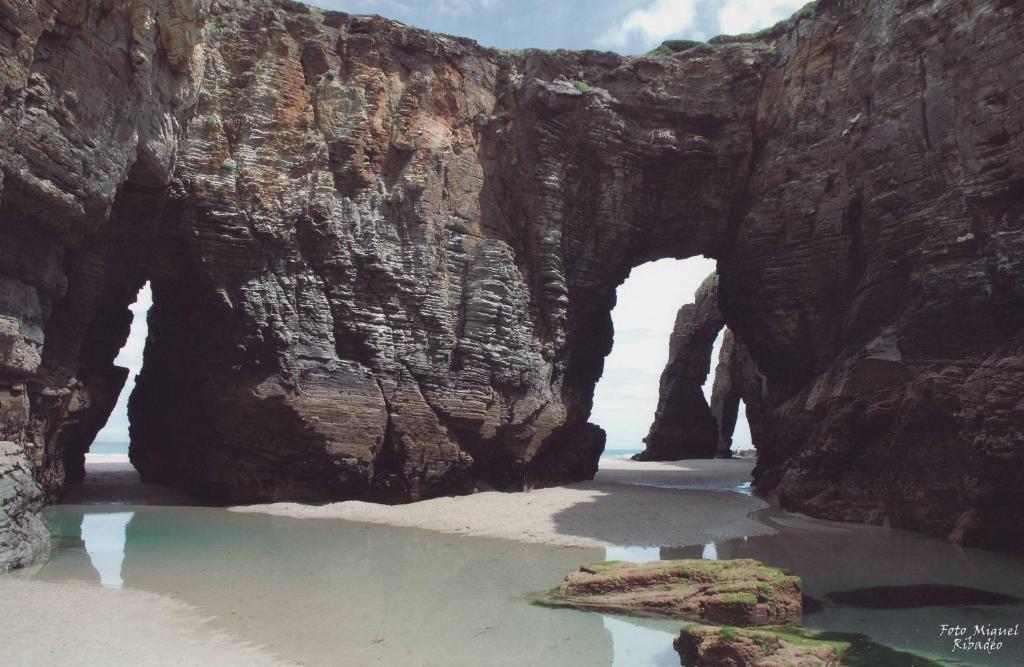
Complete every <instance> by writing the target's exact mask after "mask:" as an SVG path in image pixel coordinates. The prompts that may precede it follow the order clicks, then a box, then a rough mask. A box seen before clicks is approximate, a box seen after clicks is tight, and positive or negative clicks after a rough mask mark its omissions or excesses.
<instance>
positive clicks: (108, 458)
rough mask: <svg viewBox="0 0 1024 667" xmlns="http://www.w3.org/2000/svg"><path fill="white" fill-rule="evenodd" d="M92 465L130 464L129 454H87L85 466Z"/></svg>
mask: <svg viewBox="0 0 1024 667" xmlns="http://www.w3.org/2000/svg"><path fill="white" fill-rule="evenodd" d="M90 463H129V461H128V455H127V454H93V453H92V452H86V453H85V465H86V466H88V465H89V464H90Z"/></svg>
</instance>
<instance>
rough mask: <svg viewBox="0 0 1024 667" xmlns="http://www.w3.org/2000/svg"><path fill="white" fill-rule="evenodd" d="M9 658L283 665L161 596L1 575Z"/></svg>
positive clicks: (130, 666) (171, 666)
mask: <svg viewBox="0 0 1024 667" xmlns="http://www.w3.org/2000/svg"><path fill="white" fill-rule="evenodd" d="M0 600H3V604H0V639H2V642H3V654H4V656H5V658H4V659H0V662H5V661H6V659H10V660H11V661H12V662H10V663H6V664H12V665H14V664H17V665H21V666H23V667H34V666H36V665H39V666H40V667H43V666H47V667H48V666H50V665H57V664H78V665H104V667H121V666H124V667H135V666H136V665H140V664H145V665H154V666H163V665H166V666H167V667H178V666H181V665H224V666H225V667H232V666H234V665H238V666H239V667H245V666H248V665H253V666H258V665H285V664H289V663H285V662H281V661H279V660H277V659H275V658H273V657H271V656H269V655H267V654H265V653H263V652H261V651H259V650H258V649H257V648H255V647H254V646H252V645H250V644H247V643H246V642H243V641H241V640H239V639H237V638H235V637H233V636H231V635H230V634H228V633H226V632H224V631H222V630H214V629H212V628H210V627H208V626H207V625H206V624H205V622H204V621H205V619H204V618H203V617H202V616H201V615H199V613H198V612H197V611H196V610H194V609H192V608H191V607H189V606H188V605H186V604H184V603H182V602H178V601H177V600H174V599H172V598H170V597H167V596H164V595H156V594H152V593H146V592H143V591H136V590H116V589H111V588H98V587H96V586H90V585H88V584H81V583H51V582H44V581H28V580H23V579H18V578H13V577H3V578H0Z"/></svg>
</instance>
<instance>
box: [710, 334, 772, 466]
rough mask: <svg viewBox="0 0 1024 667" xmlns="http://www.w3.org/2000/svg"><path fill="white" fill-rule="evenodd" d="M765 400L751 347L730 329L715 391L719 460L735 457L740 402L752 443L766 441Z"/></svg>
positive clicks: (762, 380) (713, 402)
mask: <svg viewBox="0 0 1024 667" xmlns="http://www.w3.org/2000/svg"><path fill="white" fill-rule="evenodd" d="M765 399H766V391H765V378H764V376H763V375H761V373H760V371H758V370H757V364H755V363H754V360H753V359H752V358H751V356H750V351H749V350H747V347H746V346H745V345H744V344H743V343H742V342H740V341H739V340H738V339H737V338H736V335H735V334H734V333H733V332H732V331H731V330H730V329H726V330H725V334H724V335H723V336H722V351H721V352H720V353H719V355H718V366H716V367H715V381H714V384H713V385H712V389H711V415H712V416H713V417H714V418H715V423H716V424H717V425H718V449H717V450H716V451H715V456H717V457H721V458H728V457H730V456H732V436H733V433H734V432H735V430H736V418H737V417H738V415H739V406H740V401H743V403H744V405H745V407H746V416H747V422H748V423H749V425H750V437H751V440H752V441H753V442H754V444H756V443H757V442H758V441H759V440H760V439H762V438H763V437H764V431H763V429H764V424H765V421H766V419H767V417H766V416H765V408H766V404H765Z"/></svg>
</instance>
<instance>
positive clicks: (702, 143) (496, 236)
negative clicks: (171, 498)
mask: <svg viewBox="0 0 1024 667" xmlns="http://www.w3.org/2000/svg"><path fill="white" fill-rule="evenodd" d="M713 42H714V43H712V44H707V45H698V46H695V47H693V48H689V49H686V50H684V51H681V52H678V53H674V54H671V55H665V54H661V55H651V56H640V57H624V56H619V55H615V54H610V53H596V52H568V51H525V52H521V53H520V52H515V53H513V52H501V51H496V50H492V49H487V48H483V47H481V46H479V45H477V44H476V43H475V42H472V41H470V40H465V39H459V38H455V37H447V36H441V35H435V34H431V33H428V32H424V31H420V30H414V29H411V28H407V27H405V26H402V25H400V24H397V23H394V22H392V21H388V20H386V19H382V18H378V17H364V16H349V15H345V14H340V13H334V12H322V11H320V10H317V9H313V8H311V7H307V6H305V5H301V4H298V3H294V2H290V1H287V0H257V1H254V2H233V1H230V0H214V1H213V2H212V3H211V2H209V1H208V0H149V1H148V2H127V1H117V2H99V0H85V1H76V2H71V1H70V0H68V1H63V2H62V1H59V0H49V1H46V0H35V1H34V2H25V3H19V4H18V5H10V4H4V5H0V86H2V93H0V101H2V108H0V175H2V181H0V440H4V441H10V442H14V443H17V444H18V446H19V447H20V449H21V450H23V451H22V452H21V454H23V455H24V457H26V458H27V460H28V461H29V462H30V465H31V466H32V468H33V471H34V477H35V479H36V480H37V482H38V483H39V484H40V485H41V487H42V490H43V491H44V492H45V494H46V496H47V497H49V498H53V497H55V496H56V495H57V494H59V492H60V490H61V488H62V485H63V484H64V483H65V480H69V479H70V480H74V479H76V478H78V477H80V475H81V474H82V455H83V452H84V451H85V450H86V448H87V447H88V445H89V443H90V442H91V440H92V438H93V436H94V435H95V433H96V432H97V431H98V429H99V428H100V427H101V426H102V424H103V422H104V421H105V419H106V417H107V415H108V414H109V412H110V409H111V407H112V406H113V404H114V401H115V399H116V395H117V393H118V391H119V390H120V388H121V387H122V385H123V383H124V380H125V374H126V373H125V371H124V370H123V369H118V368H116V367H115V366H114V365H113V359H114V357H115V356H116V354H117V351H118V349H119V347H120V345H121V344H123V342H124V340H125V338H126V336H127V333H128V327H129V320H130V314H129V311H128V309H127V305H128V304H129V303H130V302H131V301H132V300H133V299H134V296H135V294H136V293H137V291H138V289H139V287H140V286H141V285H142V284H143V283H144V282H145V281H146V280H150V281H151V282H152V289H153V297H154V305H153V308H152V311H151V313H150V316H149V317H150V323H149V329H150V338H149V341H148V342H147V345H146V351H145V366H144V368H143V371H142V373H141V376H140V378H139V380H138V383H137V388H136V390H135V392H134V394H133V395H132V397H131V402H130V410H129V412H130V419H131V429H132V445H131V457H132V461H133V462H134V463H135V465H136V466H137V467H138V469H139V471H140V473H141V474H142V475H143V477H144V478H145V479H147V480H150V481H166V482H173V483H178V484H183V485H186V486H189V487H191V488H193V489H195V490H197V491H199V492H201V493H204V494H206V495H207V496H210V497H213V498H215V499H220V500H225V501H256V500H276V499H286V498H287V499H300V500H301V499H329V498H330V499H334V498H370V499H377V500H387V501H407V500H413V499H417V498H422V497H427V496H431V495H438V494H446V493H459V492H465V491H468V490H471V489H472V488H474V487H475V486H477V485H478V484H480V483H486V484H490V485H493V486H496V487H499V488H503V489H516V488H522V487H523V486H525V485H531V484H552V483H559V482H566V481H572V480H579V479H584V478H588V477H590V476H591V475H592V474H593V473H594V471H595V469H596V465H597V458H598V455H599V452H600V450H601V447H602V445H603V440H604V435H603V432H602V431H601V429H599V428H598V427H596V426H594V425H592V424H589V423H588V421H587V418H588V416H589V413H590V407H591V401H592V396H593V388H594V384H595V382H596V381H597V379H598V378H599V377H600V375H601V370H602V364H603V359H604V356H605V355H606V354H607V352H608V351H609V349H610V347H611V343H612V330H611V321H610V316H609V313H610V310H611V308H612V305H613V303H614V299H615V288H616V286H617V285H618V284H619V283H620V282H621V281H622V280H623V279H624V277H625V276H626V275H627V274H628V272H629V270H630V269H631V268H632V267H634V266H636V265H638V264H640V263H643V262H646V261H649V260H654V259H658V258H662V257H678V258H683V257H689V256H693V255H697V254H704V255H708V256H710V257H714V258H716V259H717V260H718V273H719V302H720V303H719V305H720V308H721V313H722V317H723V318H724V321H725V324H726V325H727V326H728V327H729V328H730V330H732V331H733V332H735V334H736V335H737V336H738V337H739V339H740V340H742V341H743V343H744V345H745V346H746V348H747V350H748V351H749V354H750V356H751V358H752V359H753V361H754V362H755V363H756V365H757V368H758V370H759V371H760V372H761V373H763V374H764V377H765V396H764V399H763V404H762V406H761V415H763V417H761V418H759V434H758V443H757V444H758V451H759V462H758V467H757V470H756V473H755V483H756V485H757V487H758V488H759V489H760V490H761V491H765V492H775V493H777V495H778V497H779V498H780V499H781V500H782V502H783V504H784V505H785V506H787V507H790V508H794V509H799V510H802V511H805V512H808V513H811V514H814V515H817V516H824V517H829V518H836V519H844V520H854V521H870V522H887V523H889V524H891V525H894V526H900V527H907V528H912V529H915V530H922V531H926V532H930V533H933V534H939V535H948V536H951V537H953V538H954V539H957V540H960V541H962V542H964V543H967V544H977V545H984V546H991V547H1000V548H1009V549H1020V548H1021V542H1020V537H1019V536H1020V535H1021V534H1022V532H1021V528H1022V526H1021V517H1022V516H1024V513H1022V512H1020V511H1013V510H1019V509H1020V508H1022V507H1024V495H1022V493H1024V492H1022V491H1021V489H1022V488H1024V444H1022V435H1021V432H1022V421H1024V418H1022V411H1024V403H1022V400H1024V399H1022V397H1024V384H1022V383H1024V283H1022V276H1024V259H1022V258H1024V252H1022V250H1024V231H1022V223H1021V214H1022V212H1024V132H1022V122H1024V111H1022V109H1024V100H1022V99H1021V98H1022V96H1024V53H1022V52H1021V50H1020V46H1019V45H1020V44H1021V43H1024V9H1022V7H1021V5H1020V4H1019V3H1010V2H1005V1H1002V0H984V1H983V0H975V1H972V2H966V3H963V2H960V3H953V2H935V3H927V4H922V3H919V2H915V1H913V0H899V1H897V2H888V1H886V2H882V1H881V0H862V1H857V2H854V1H849V2H847V1H841V0H831V1H826V0H822V1H821V2H819V3H818V4H817V6H815V7H814V8H812V9H808V10H806V11H802V12H800V13H799V14H798V15H797V16H795V17H794V18H793V19H791V20H790V21H787V22H784V23H783V24H780V25H779V26H778V27H777V28H775V29H773V30H770V31H768V32H767V33H765V34H762V35H759V36H752V37H741V38H735V39H717V40H713ZM574 82H583V83H585V84H586V85H580V84H578V83H576V84H574ZM26 493H28V492H26ZM1007 510H1011V511H1007Z"/></svg>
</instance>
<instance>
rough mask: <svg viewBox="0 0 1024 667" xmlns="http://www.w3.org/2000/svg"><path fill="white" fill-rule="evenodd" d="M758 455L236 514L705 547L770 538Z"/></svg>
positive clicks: (586, 543) (558, 540)
mask: <svg viewBox="0 0 1024 667" xmlns="http://www.w3.org/2000/svg"><path fill="white" fill-rule="evenodd" d="M753 465H754V463H753V461H751V460H744V459H733V460H701V461H678V462H670V463H654V462H636V461H622V460H607V461H602V462H601V470H600V471H599V472H598V474H597V476H596V478H595V479H594V481H592V482H582V483H579V484H570V485H568V486H561V487H554V488H548V489H537V490H534V491H527V492H522V493H501V492H483V493H476V494H473V495H470V496H459V497H454V498H434V499H432V500H425V501H422V502H418V503H412V504H409V505H394V506H391V505H378V504H374V503H365V502H359V501H346V502H340V503H331V504H328V505H303V504H299V503H273V504H267V505H248V506H239V507H232V508H231V511H234V512H243V513H260V514H267V515H272V516H282V517H291V518H298V519H345V520H348V521H360V522H366V523H376V524H385V525H389V526H402V527H408V528H423V529H426V530H433V531H437V532H441V533H448V534H458V535H472V536H475V537H491V538H499V539H505V540H515V541H518V542H526V543H532V544H549V545H557V546H565V547H609V546H618V545H632V546H642V545H652V546H653V545H663V544H704V543H707V542H714V541H719V540H724V539H728V538H731V537H740V536H750V535H764V534H770V533H772V532H773V530H772V529H771V528H769V527H767V526H765V525H764V524H762V523H760V522H757V521H754V520H752V519H751V518H750V516H749V515H750V514H751V513H752V512H756V511H758V510H761V509H765V508H767V507H768V504H767V503H766V502H765V501H763V500H761V499H759V498H755V497H753V496H750V495H746V494H744V493H742V492H740V493H737V492H734V491H733V490H735V489H740V488H741V487H742V485H744V484H745V483H746V482H748V481H749V480H750V472H751V469H752V468H753Z"/></svg>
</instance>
